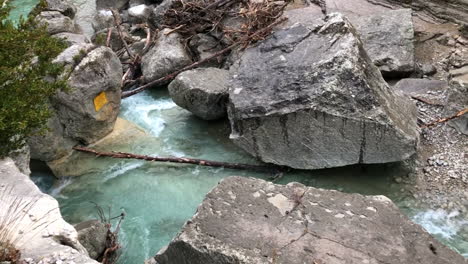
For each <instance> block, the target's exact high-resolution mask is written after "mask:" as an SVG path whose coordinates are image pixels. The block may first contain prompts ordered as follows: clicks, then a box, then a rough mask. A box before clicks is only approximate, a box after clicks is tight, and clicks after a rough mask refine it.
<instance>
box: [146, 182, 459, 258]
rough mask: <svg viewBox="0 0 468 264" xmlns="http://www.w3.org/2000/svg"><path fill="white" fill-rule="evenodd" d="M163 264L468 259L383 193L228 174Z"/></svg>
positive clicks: (165, 254) (163, 253)
mask: <svg viewBox="0 0 468 264" xmlns="http://www.w3.org/2000/svg"><path fill="white" fill-rule="evenodd" d="M154 262H155V263H157V264H186V263H190V264H205V263H210V264H234V263H235V264H243V263H245V264H247V263H249V264H250V263H256V264H263V263H265V264H266V263H282V264H297V263H327V264H339V263H347V264H362V263H387V264H419V263H420V264H426V263H438V264H465V263H466V262H465V260H464V258H463V257H462V256H461V255H459V254H457V253H455V252H454V251H452V250H450V249H449V248H448V247H446V246H445V245H443V244H441V243H440V242H438V241H437V240H436V239H435V238H434V237H432V236H431V235H430V234H429V233H427V232H426V231H425V230H424V229H423V228H422V227H421V226H419V225H417V224H415V223H413V222H411V221H410V219H408V218H407V217H406V216H405V215H403V214H402V213H401V212H400V211H399V210H398V208H397V207H396V206H395V204H394V203H393V202H392V201H391V200H390V199H388V198H387V197H385V196H363V195H360V194H347V193H342V192H338V191H334V190H324V189H317V188H313V187H306V186H304V185H302V184H299V183H290V184H288V185H277V184H273V183H271V182H267V181H264V180H260V179H254V178H245V177H228V178H226V179H224V180H222V181H221V182H220V183H219V184H218V186H217V187H216V188H214V189H213V190H212V191H211V192H210V193H208V194H207V195H206V197H205V199H204V200H203V202H202V204H201V205H200V206H199V207H198V210H197V213H196V214H195V215H194V216H193V217H192V219H190V220H189V221H187V222H186V223H185V225H184V227H183V228H182V230H181V231H180V233H179V234H178V235H177V236H176V237H175V238H174V239H173V240H172V241H171V243H170V244H169V245H168V246H167V247H166V248H165V249H163V250H161V251H160V252H159V253H158V254H157V255H156V256H155V257H154Z"/></svg>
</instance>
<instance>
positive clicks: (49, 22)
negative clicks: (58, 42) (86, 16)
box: [37, 11, 75, 35]
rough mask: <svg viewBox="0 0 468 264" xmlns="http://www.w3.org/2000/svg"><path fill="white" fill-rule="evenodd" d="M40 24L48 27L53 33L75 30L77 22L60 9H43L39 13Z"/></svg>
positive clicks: (48, 30) (49, 31)
mask: <svg viewBox="0 0 468 264" xmlns="http://www.w3.org/2000/svg"><path fill="white" fill-rule="evenodd" d="M37 19H38V21H39V24H40V25H45V26H46V27H47V32H48V33H49V34H51V35H53V34H57V33H61V32H75V22H74V21H73V19H71V18H70V17H68V16H65V15H63V14H62V13H60V12H58V11H43V12H41V13H40V14H39V15H38V18H37Z"/></svg>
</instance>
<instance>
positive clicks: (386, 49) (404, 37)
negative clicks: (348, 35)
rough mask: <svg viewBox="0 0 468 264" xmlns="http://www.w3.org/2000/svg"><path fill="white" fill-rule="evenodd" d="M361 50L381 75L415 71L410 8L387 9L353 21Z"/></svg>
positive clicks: (395, 74) (396, 74) (406, 73)
mask: <svg viewBox="0 0 468 264" xmlns="http://www.w3.org/2000/svg"><path fill="white" fill-rule="evenodd" d="M352 23H353V25H354V26H355V27H356V30H357V31H358V33H359V35H360V37H361V40H362V42H363V44H364V49H365V50H366V52H367V54H368V55H369V57H370V58H371V60H372V61H373V62H374V64H375V65H377V66H378V67H379V69H380V71H381V72H382V74H383V75H384V76H390V77H395V76H401V75H403V76H404V75H409V74H410V73H411V72H413V71H414V44H413V39H414V29H413V21H412V10H411V9H400V10H390V11H385V12H382V13H378V14H375V15H370V16H363V17H360V18H357V19H354V20H352Z"/></svg>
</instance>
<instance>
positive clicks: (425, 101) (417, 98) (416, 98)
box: [411, 96, 443, 106]
mask: <svg viewBox="0 0 468 264" xmlns="http://www.w3.org/2000/svg"><path fill="white" fill-rule="evenodd" d="M411 99H414V100H416V101H419V102H421V103H425V104H428V105H436V106H443V105H442V104H439V103H435V102H432V101H430V100H427V99H425V98H422V97H419V96H411Z"/></svg>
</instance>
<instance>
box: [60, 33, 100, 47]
mask: <svg viewBox="0 0 468 264" xmlns="http://www.w3.org/2000/svg"><path fill="white" fill-rule="evenodd" d="M52 37H55V38H59V39H63V40H64V41H65V43H67V45H68V46H72V45H75V44H86V43H90V42H91V41H90V40H89V39H88V37H86V36H85V35H82V34H75V33H69V32H62V33H58V34H55V35H52Z"/></svg>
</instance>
